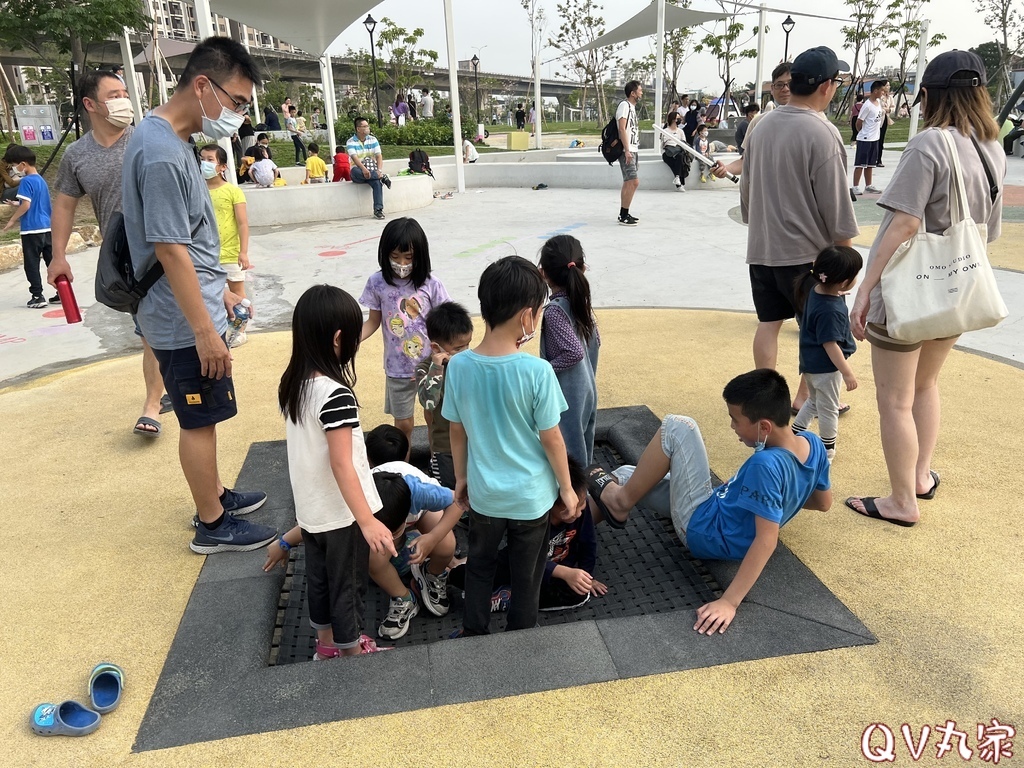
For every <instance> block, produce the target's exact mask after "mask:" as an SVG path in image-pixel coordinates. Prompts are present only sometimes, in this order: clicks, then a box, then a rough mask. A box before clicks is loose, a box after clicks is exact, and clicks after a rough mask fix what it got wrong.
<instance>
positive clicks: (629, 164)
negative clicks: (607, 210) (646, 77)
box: [615, 80, 644, 227]
mask: <svg viewBox="0 0 1024 768" xmlns="http://www.w3.org/2000/svg"><path fill="white" fill-rule="evenodd" d="M624 91H625V93H626V98H625V99H623V100H622V101H621V102H620V103H619V108H618V109H616V110H615V120H616V122H617V123H618V126H619V141H620V142H622V149H623V152H622V154H621V155H620V156H619V168H620V169H621V170H622V192H621V193H620V194H619V198H620V200H619V204H620V206H621V207H620V208H619V224H622V225H623V226H625V227H635V226H636V225H637V223H638V222H639V221H640V219H638V218H637V217H636V216H631V215H630V213H629V206H630V203H632V202H633V195H635V194H636V188H637V187H639V186H640V177H639V175H638V174H637V168H638V165H639V162H640V157H639V149H640V125H639V123H637V120H636V103H637V102H638V101H640V97H641V96H643V95H644V89H643V86H641V85H640V81H639V80H630V81H629V82H628V83H626V86H625V88H624Z"/></svg>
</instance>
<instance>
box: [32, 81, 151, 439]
mask: <svg viewBox="0 0 1024 768" xmlns="http://www.w3.org/2000/svg"><path fill="white" fill-rule="evenodd" d="M78 92H79V94H80V96H81V98H82V107H83V108H84V109H85V111H86V112H88V113H89V118H90V122H91V124H92V130H91V131H89V132H88V133H86V134H85V135H84V136H83V137H82V138H80V139H79V140H78V141H76V142H75V143H73V144H71V145H70V146H69V147H68V148H67V149H66V150H65V151H64V157H62V158H61V161H60V168H59V169H58V171H57V182H56V184H55V185H54V187H55V189H54V191H55V192H56V193H57V194H56V197H54V199H53V216H52V218H51V226H52V228H53V260H52V261H51V262H50V267H49V269H47V270H46V281H47V282H48V283H49V284H50V285H53V286H56V284H57V278H58V277H60V276H62V275H63V276H64V277H66V278H67V279H68V281H69V282H74V279H75V276H74V274H72V272H71V265H70V264H68V257H67V247H68V239H69V238H70V237H71V228H72V227H73V226H74V223H75V209H76V208H77V207H78V201H79V200H81V199H82V197H83V196H84V195H88V196H89V199H90V200H91V201H92V209H93V212H94V213H95V214H96V221H97V222H98V223H99V228H100V236H101V237H102V236H104V235H105V234H106V231H107V222H108V221H110V217H111V216H112V215H113V214H114V213H116V212H117V211H120V210H121V162H122V160H123V159H124V149H125V147H127V146H128V139H130V138H131V135H132V130H133V129H132V125H131V123H132V120H134V119H135V113H134V111H133V110H132V105H131V101H129V99H128V91H127V89H126V88H125V85H124V81H123V80H121V79H120V78H118V77H117V76H116V75H115V74H114V73H113V72H109V71H103V70H91V71H89V72H86V73H85V74H84V75H82V77H81V78H80V79H79V81H78ZM136 332H137V333H138V325H136ZM139 336H140V337H141V336H142V334H141V333H139ZM142 376H143V378H144V379H145V380H146V400H145V402H144V403H143V405H142V415H141V416H139V418H138V419H136V421H135V429H134V432H135V433H136V434H138V435H144V436H146V437H157V436H158V435H159V434H160V429H161V426H160V421H159V419H158V418H157V417H158V416H159V415H160V413H161V412H162V408H163V410H168V411H169V410H170V409H171V406H170V403H169V402H168V403H166V406H165V407H164V406H163V404H162V403H161V401H160V396H161V395H162V394H163V392H164V381H163V379H161V378H160V368H159V366H158V365H157V362H156V358H155V357H154V356H153V350H152V348H151V347H150V346H149V343H148V342H147V341H146V339H145V338H143V339H142Z"/></svg>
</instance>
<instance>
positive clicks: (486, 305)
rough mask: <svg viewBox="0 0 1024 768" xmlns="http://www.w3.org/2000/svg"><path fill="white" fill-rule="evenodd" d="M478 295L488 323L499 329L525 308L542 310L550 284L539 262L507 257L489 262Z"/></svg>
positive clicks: (481, 309) (482, 312)
mask: <svg viewBox="0 0 1024 768" xmlns="http://www.w3.org/2000/svg"><path fill="white" fill-rule="evenodd" d="M476 295H477V298H478V299H479V300H480V314H481V316H482V317H483V319H484V322H485V323H487V325H488V326H489V327H491V328H497V327H498V326H499V325H501V324H502V323H504V322H507V321H509V320H511V319H512V318H513V317H515V316H516V315H517V314H519V313H520V312H522V311H523V310H524V309H530V310H533V311H534V312H536V311H537V310H538V309H540V307H541V305H542V304H543V303H544V299H545V298H547V295H548V287H547V286H546V285H545V284H544V278H543V277H541V274H540V270H539V269H537V267H536V265H534V264H531V263H530V262H529V261H527V260H526V259H524V258H522V257H521V256H505V257H503V258H500V259H498V260H497V261H495V262H493V263H492V264H489V265H488V266H487V269H485V270H484V271H483V274H482V275H480V287H479V288H477V291H476Z"/></svg>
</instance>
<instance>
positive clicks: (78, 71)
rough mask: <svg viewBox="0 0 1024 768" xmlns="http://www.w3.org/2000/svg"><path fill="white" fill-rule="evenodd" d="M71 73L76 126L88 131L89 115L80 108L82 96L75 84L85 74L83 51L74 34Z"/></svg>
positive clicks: (79, 41) (72, 36) (72, 35)
mask: <svg viewBox="0 0 1024 768" xmlns="http://www.w3.org/2000/svg"><path fill="white" fill-rule="evenodd" d="M71 71H72V74H73V77H74V78H75V82H74V83H73V84H72V85H73V86H74V87H73V88H72V92H73V93H74V94H75V97H76V98H75V106H76V107H78V124H79V125H80V126H81V127H82V131H83V132H85V131H88V130H90V129H91V128H92V125H91V124H90V122H89V113H88V112H86V111H85V107H84V106H82V95H81V94H80V93H79V92H78V86H77V83H78V81H79V80H80V79H81V77H82V75H84V74H85V51H84V50H83V49H82V39H81V38H80V37H79V36H78V35H76V34H75V33H74V32H72V33H71Z"/></svg>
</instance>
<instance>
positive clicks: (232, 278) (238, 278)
mask: <svg viewBox="0 0 1024 768" xmlns="http://www.w3.org/2000/svg"><path fill="white" fill-rule="evenodd" d="M221 266H222V267H224V271H225V272H227V273H228V282H229V283H244V282H245V270H243V269H242V268H241V267H240V266H238V262H237V261H229V262H223V263H221Z"/></svg>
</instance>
